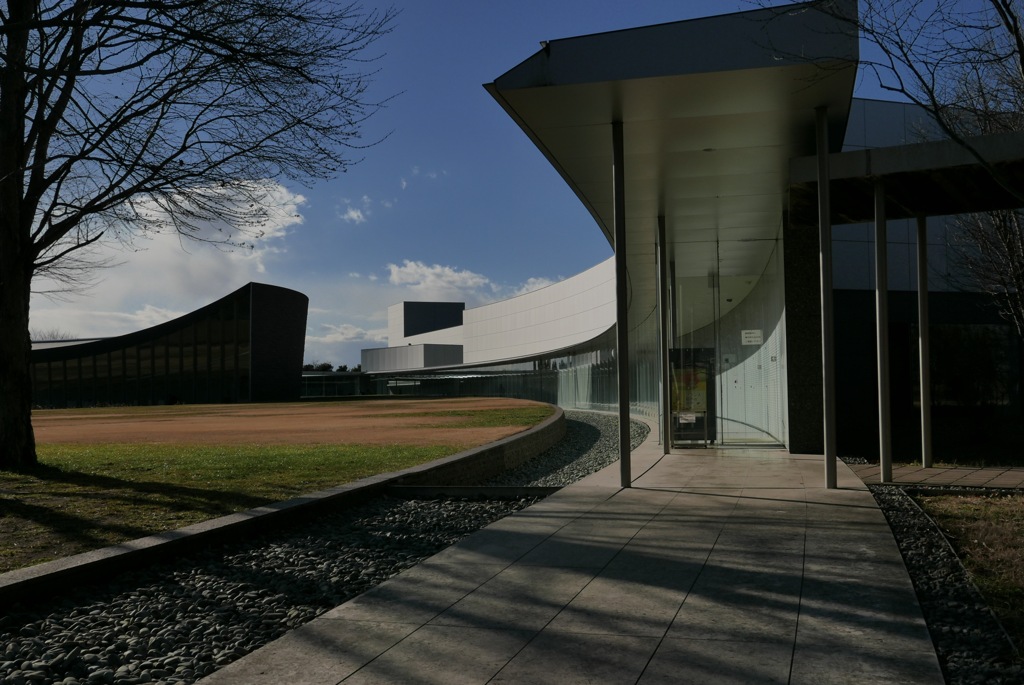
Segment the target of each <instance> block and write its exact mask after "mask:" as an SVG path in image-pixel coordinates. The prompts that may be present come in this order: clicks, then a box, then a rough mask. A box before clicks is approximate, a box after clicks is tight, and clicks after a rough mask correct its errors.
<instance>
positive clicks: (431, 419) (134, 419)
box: [32, 398, 536, 445]
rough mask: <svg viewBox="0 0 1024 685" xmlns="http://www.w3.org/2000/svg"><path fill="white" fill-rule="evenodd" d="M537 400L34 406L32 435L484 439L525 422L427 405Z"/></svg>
mask: <svg viewBox="0 0 1024 685" xmlns="http://www.w3.org/2000/svg"><path fill="white" fill-rule="evenodd" d="M530 404H536V403H534V402H527V401H524V400H513V399H503V398H455V399H429V400H423V399H420V400H415V399H413V400H400V399H396V400H366V401H351V402H329V403H325V402H295V403H288V404H246V405H180V406H171V407H146V408H145V412H144V413H141V412H139V411H138V410H133V409H132V408H108V409H94V410H87V411H83V410H73V411H65V410H59V409H57V410H40V411H36V412H34V413H33V416H32V423H33V426H34V428H35V435H36V442H37V443H40V444H46V443H178V444H207V445H231V444H266V445H275V444H276V445H281V444H326V443H348V444H367V445H395V444H403V445H446V444H452V445H484V444H487V443H489V442H493V441H495V440H500V439H501V438H504V437H507V436H509V435H512V434H514V433H518V432H520V431H522V430H523V427H522V426H506V427H498V428H473V427H460V426H459V424H460V423H462V422H464V421H470V420H472V419H471V418H466V417H464V416H458V415H452V416H436V415H431V416H424V414H425V413H430V414H435V413H437V412H460V411H475V410H481V409H503V408H508V407H517V406H518V407H521V406H524V405H530Z"/></svg>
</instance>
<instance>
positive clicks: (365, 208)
mask: <svg viewBox="0 0 1024 685" xmlns="http://www.w3.org/2000/svg"><path fill="white" fill-rule="evenodd" d="M341 201H342V202H343V203H344V206H343V207H339V208H338V218H339V219H341V220H342V221H344V222H345V223H349V224H363V223H366V222H367V221H368V220H369V219H370V215H372V214H373V210H372V207H373V199H372V198H371V197H370V196H369V195H363V196H362V197H361V198H359V200H358V201H355V200H351V199H349V198H342V200H341Z"/></svg>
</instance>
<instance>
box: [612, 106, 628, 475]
mask: <svg viewBox="0 0 1024 685" xmlns="http://www.w3.org/2000/svg"><path fill="white" fill-rule="evenodd" d="M624 161H625V152H624V148H623V141H622V122H621V121H613V122H612V197H613V198H614V210H613V220H612V221H613V223H614V226H613V229H614V233H615V361H616V365H617V367H618V385H619V388H618V389H619V480H620V485H621V486H622V487H624V488H628V487H629V486H630V485H631V483H632V480H633V479H632V475H631V459H630V454H629V452H630V450H629V447H630V444H629V443H630V440H629V299H628V295H629V292H628V289H627V283H628V280H627V278H628V275H627V273H626V204H625V203H626V174H625V169H624V168H623V164H624Z"/></svg>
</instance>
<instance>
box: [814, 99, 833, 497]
mask: <svg viewBox="0 0 1024 685" xmlns="http://www.w3.org/2000/svg"><path fill="white" fill-rule="evenodd" d="M814 113H815V115H816V117H815V133H816V138H817V145H818V261H819V266H820V273H821V276H820V280H821V385H822V414H823V420H824V442H825V445H824V447H825V487H826V488H835V487H836V360H835V348H834V346H833V340H832V338H833V335H834V334H833V325H832V208H831V204H830V199H829V185H830V180H831V176H830V172H829V166H828V108H827V107H818V108H817V109H815V110H814Z"/></svg>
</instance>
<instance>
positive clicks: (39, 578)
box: [0, 407, 565, 609]
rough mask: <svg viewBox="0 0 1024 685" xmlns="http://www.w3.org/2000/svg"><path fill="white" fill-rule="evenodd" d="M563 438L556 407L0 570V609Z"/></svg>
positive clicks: (504, 462) (467, 480)
mask: <svg viewBox="0 0 1024 685" xmlns="http://www.w3.org/2000/svg"><path fill="white" fill-rule="evenodd" d="M564 435H565V414H564V412H563V411H562V409H561V408H559V407H555V413H554V414H553V415H552V416H551V417H549V418H548V419H546V420H545V421H544V422H542V423H540V424H538V425H536V426H534V427H533V428H530V429H528V430H525V431H522V432H521V433H516V434H515V435H510V436H509V437H507V438H502V439H501V440H498V441H496V442H492V443H489V444H487V445H482V446H480V447H475V448H473V449H469V450H466V451H464V452H459V453H458V454H454V455H451V456H449V457H443V458H441V459H437V460H435V461H432V462H428V463H426V464H420V465H418V466H413V467H411V468H408V469H403V470H402V471H394V472H392V473H381V474H377V475H374V476H369V477H368V478H363V479H361V480H358V481H354V482H352V483H346V484H345V485H339V486H337V487H333V488H328V489H326V490H320V491H317V492H312V493H309V494H306V495H303V496H301V497H296V498H294V499H290V500H285V501H283V502H274V503H272V504H267V505H264V506H262V507H256V508H255V509H249V510H247V511H241V512H237V513H234V514H228V515H227V516H221V517H219V518H215V519H210V520H209V521H202V522H200V523H196V524H193V525H191V526H186V527H185V528H179V529H177V530H171V531H166V532H164V533H157V534H156V535H150V536H147V537H144V538H138V539H136V540H129V541H127V542H122V543H120V544H117V545H111V546H109V547H103V548H101V549H96V550H92V551H89V552H82V553H81V554H75V555H72V556H70V557H64V558H62V559H55V560H53V561H49V562H46V563H43V564H37V565H35V566H29V567H27V568H21V569H15V570H13V571H8V572H7V573H3V574H0V609H2V608H5V607H8V606H10V605H12V604H14V603H16V602H19V601H23V600H26V599H32V598H34V597H38V596H39V594H40V593H45V592H53V591H55V590H58V589H60V588H61V587H64V586H67V585H80V584H83V583H87V582H91V581H94V580H97V579H100V578H104V577H109V576H111V575H113V574H116V573H120V572H122V571H125V570H129V569H132V568H136V567H139V566H143V565H147V564H151V563H154V562H156V561H159V560H161V559H164V558H167V557H170V556H174V555H183V554H188V553H189V552H192V551H194V550H196V549H198V548H201V547H203V546H205V545H209V544H212V543H217V542H222V541H224V540H227V539H230V538H237V537H238V536H239V535H241V534H245V533H248V532H250V531H253V530H258V531H259V532H263V531H264V530H266V529H267V528H269V527H271V526H276V525H281V524H282V523H286V522H287V521H289V520H291V519H293V518H295V517H296V516H298V515H307V514H309V513H311V512H313V511H315V510H316V509H317V508H321V507H328V506H334V505H338V504H357V503H359V502H361V501H365V500H367V499H369V498H371V497H374V496H378V495H380V494H382V493H383V491H384V490H385V488H387V487H389V486H392V485H435V486H440V485H471V484H473V483H477V482H481V481H483V480H486V479H487V478H490V477H493V476H496V475H497V474H499V473H501V472H502V471H504V470H506V469H510V468H513V467H515V466H518V465H519V464H522V463H524V462H526V461H529V460H530V459H532V458H533V457H536V456H538V455H540V454H541V453H543V452H544V451H545V450H547V449H548V448H549V447H551V446H553V445H555V444H556V443H558V442H559V441H560V440H561V439H562V437H563V436H564Z"/></svg>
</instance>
